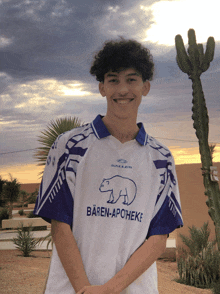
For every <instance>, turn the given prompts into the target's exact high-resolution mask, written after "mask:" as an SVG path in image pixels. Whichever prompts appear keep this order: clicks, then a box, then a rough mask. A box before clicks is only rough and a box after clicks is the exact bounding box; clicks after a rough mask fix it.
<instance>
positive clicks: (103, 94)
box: [99, 82, 106, 97]
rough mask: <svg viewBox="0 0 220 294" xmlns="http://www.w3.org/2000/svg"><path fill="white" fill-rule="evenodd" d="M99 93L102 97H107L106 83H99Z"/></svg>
mask: <svg viewBox="0 0 220 294" xmlns="http://www.w3.org/2000/svg"><path fill="white" fill-rule="evenodd" d="M99 92H100V94H101V95H102V97H105V96H106V95H105V89H104V83H103V82H100V83H99Z"/></svg>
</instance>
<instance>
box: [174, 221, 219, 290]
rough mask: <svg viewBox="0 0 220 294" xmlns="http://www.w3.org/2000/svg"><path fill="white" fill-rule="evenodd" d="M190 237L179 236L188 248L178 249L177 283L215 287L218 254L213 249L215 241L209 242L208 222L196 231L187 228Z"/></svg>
mask: <svg viewBox="0 0 220 294" xmlns="http://www.w3.org/2000/svg"><path fill="white" fill-rule="evenodd" d="M189 231H190V237H187V236H184V235H182V234H180V237H181V239H182V241H183V243H184V244H185V245H186V246H187V247H188V250H186V249H184V248H178V253H179V257H178V259H177V265H178V272H179V277H180V278H179V279H178V280H176V281H177V282H180V283H184V284H186V285H190V286H194V287H197V288H212V287H213V286H214V285H215V286H216V287H217V286H218V283H219V281H220V271H219V270H220V253H219V251H218V250H217V249H215V245H216V240H215V241H209V235H210V229H209V227H208V222H207V223H204V225H203V226H202V227H201V228H200V229H198V228H196V227H195V226H192V227H191V228H190V227H189Z"/></svg>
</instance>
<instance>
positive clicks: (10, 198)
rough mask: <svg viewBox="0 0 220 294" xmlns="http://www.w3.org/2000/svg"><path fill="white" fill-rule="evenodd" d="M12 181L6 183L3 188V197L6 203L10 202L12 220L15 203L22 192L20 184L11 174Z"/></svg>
mask: <svg viewBox="0 0 220 294" xmlns="http://www.w3.org/2000/svg"><path fill="white" fill-rule="evenodd" d="M9 176H10V179H11V180H10V181H6V182H5V183H4V185H3V188H2V195H3V198H4V200H5V201H7V202H9V218H10V219H11V218H12V210H13V203H14V202H16V201H17V199H18V197H19V192H20V186H21V185H20V184H19V183H18V181H17V179H13V177H12V175H11V174H9Z"/></svg>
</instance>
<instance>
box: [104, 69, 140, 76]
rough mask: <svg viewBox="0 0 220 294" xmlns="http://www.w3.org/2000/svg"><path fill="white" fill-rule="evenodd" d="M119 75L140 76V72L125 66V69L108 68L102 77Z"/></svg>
mask: <svg viewBox="0 0 220 294" xmlns="http://www.w3.org/2000/svg"><path fill="white" fill-rule="evenodd" d="M119 76H139V77H141V74H140V73H139V72H138V71H137V70H136V69H134V68H127V69H119V70H117V71H112V70H109V71H108V72H107V73H106V74H105V75H104V77H105V78H108V77H119Z"/></svg>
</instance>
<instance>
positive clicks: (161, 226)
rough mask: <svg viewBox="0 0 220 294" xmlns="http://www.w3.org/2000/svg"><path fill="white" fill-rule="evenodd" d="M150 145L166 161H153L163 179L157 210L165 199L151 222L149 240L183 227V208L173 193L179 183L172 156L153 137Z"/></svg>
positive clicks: (150, 138)
mask: <svg viewBox="0 0 220 294" xmlns="http://www.w3.org/2000/svg"><path fill="white" fill-rule="evenodd" d="M148 143H149V146H150V147H151V148H153V149H154V150H157V151H158V152H159V153H160V154H161V155H162V156H163V157H164V159H157V160H154V161H153V162H154V165H155V167H156V169H157V170H159V171H160V177H161V181H160V188H159V192H158V195H157V200H156V203H155V209H158V208H157V204H158V201H159V200H160V198H161V197H163V198H164V200H163V198H162V201H163V203H161V204H162V205H161V207H159V209H158V211H157V213H156V215H155V216H154V217H153V219H152V220H151V223H150V227H149V231H148V234H147V238H149V237H150V236H151V235H158V234H159V235H160V234H169V233H170V232H172V231H173V230H175V229H176V228H177V227H180V226H183V222H182V216H181V214H182V213H181V207H180V204H179V202H178V201H177V199H176V197H175V194H174V191H173V190H174V189H173V188H174V186H176V183H177V181H176V179H175V176H174V174H173V172H172V169H173V166H172V162H171V160H170V159H171V156H172V155H171V153H170V151H169V149H167V148H165V147H164V146H162V145H160V144H159V142H157V141H156V140H155V139H153V138H152V137H149V139H148ZM156 157H157V156H156Z"/></svg>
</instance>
